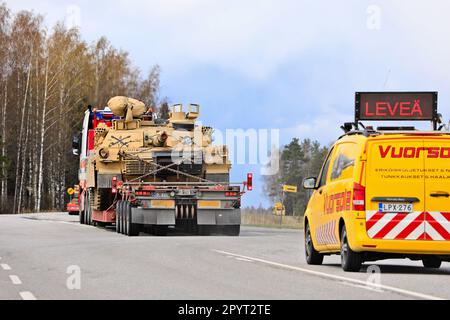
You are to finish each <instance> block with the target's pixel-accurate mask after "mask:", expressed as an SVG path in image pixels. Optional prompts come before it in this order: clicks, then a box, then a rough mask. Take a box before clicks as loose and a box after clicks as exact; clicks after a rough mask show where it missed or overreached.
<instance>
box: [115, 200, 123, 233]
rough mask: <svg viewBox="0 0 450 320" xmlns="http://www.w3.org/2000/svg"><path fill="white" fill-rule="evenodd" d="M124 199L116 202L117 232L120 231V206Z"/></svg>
mask: <svg viewBox="0 0 450 320" xmlns="http://www.w3.org/2000/svg"><path fill="white" fill-rule="evenodd" d="M121 205H122V201H118V202H117V204H116V232H117V233H120V206H121Z"/></svg>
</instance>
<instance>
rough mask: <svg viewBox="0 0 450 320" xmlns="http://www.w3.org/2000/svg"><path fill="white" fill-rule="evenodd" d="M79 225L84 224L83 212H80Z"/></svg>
mask: <svg viewBox="0 0 450 320" xmlns="http://www.w3.org/2000/svg"><path fill="white" fill-rule="evenodd" d="M80 224H84V211H80Z"/></svg>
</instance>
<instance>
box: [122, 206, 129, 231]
mask: <svg viewBox="0 0 450 320" xmlns="http://www.w3.org/2000/svg"><path fill="white" fill-rule="evenodd" d="M128 203H129V202H128V201H125V202H124V203H123V209H122V216H123V234H124V235H125V236H128V235H129V234H130V224H129V222H128Z"/></svg>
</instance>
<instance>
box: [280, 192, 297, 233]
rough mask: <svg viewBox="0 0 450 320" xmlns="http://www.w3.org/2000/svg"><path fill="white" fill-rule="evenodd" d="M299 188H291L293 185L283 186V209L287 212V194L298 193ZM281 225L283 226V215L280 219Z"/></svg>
mask: <svg viewBox="0 0 450 320" xmlns="http://www.w3.org/2000/svg"><path fill="white" fill-rule="evenodd" d="M297 192H298V187H297V186H291V185H283V202H282V205H283V209H284V210H286V207H285V201H286V193H297ZM280 225H283V215H281V219H280Z"/></svg>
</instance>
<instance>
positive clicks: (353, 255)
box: [341, 226, 363, 272]
mask: <svg viewBox="0 0 450 320" xmlns="http://www.w3.org/2000/svg"><path fill="white" fill-rule="evenodd" d="M341 262H342V269H344V271H345V272H359V271H360V270H361V266H362V262H363V261H362V257H361V254H360V253H358V252H354V251H353V250H352V248H350V245H349V243H348V238H347V229H346V228H345V226H344V228H342V232H341Z"/></svg>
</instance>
